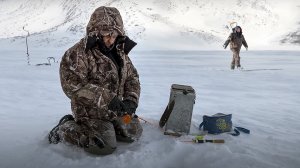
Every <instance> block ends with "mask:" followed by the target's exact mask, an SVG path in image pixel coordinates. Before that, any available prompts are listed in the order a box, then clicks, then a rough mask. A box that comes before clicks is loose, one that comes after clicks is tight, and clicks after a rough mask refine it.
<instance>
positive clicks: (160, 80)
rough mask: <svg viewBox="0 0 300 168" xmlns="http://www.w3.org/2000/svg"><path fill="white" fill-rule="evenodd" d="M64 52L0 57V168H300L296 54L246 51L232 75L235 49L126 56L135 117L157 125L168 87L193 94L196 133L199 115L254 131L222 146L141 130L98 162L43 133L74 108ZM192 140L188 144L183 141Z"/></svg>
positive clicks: (11, 52) (224, 136)
mask: <svg viewBox="0 0 300 168" xmlns="http://www.w3.org/2000/svg"><path fill="white" fill-rule="evenodd" d="M63 53H64V51H63V50H32V51H31V52H30V54H31V65H30V66H28V65H27V60H26V53H25V51H23V50H1V51H0V55H1V57H0V65H1V66H0V71H1V73H0V86H1V88H2V89H1V92H0V93H1V99H0V106H1V110H0V133H1V138H0V167H1V168H15V167H24V168H26V167H27V168H33V167H44V168H48V167H49V168H50V167H70V168H71V167H72V168H76V167H111V168H118V167H132V168H138V167H141V168H154V167H155V168H158V167H170V168H171V167H172V168H173V167H174V168H177V167H178V168H182V167H207V168H209V167H230V168H241V167H253V168H268V167H270V168H271V167H272V168H276V167H277V168H282V167H285V168H298V167H299V165H300V160H299V157H300V148H299V144H300V136H299V130H300V124H299V121H300V99H299V98H300V87H299V83H300V52H299V51H248V52H246V51H242V53H241V56H242V59H241V63H242V66H244V70H243V71H240V70H234V71H232V70H230V61H231V53H230V52H229V51H193V52H192V51H189V52H188V51H152V52H150V51H147V52H146V51H145V52H143V51H138V52H133V53H131V54H130V57H131V58H132V60H133V63H134V65H135V66H136V68H137V70H138V72H139V74H140V81H141V87H142V92H141V98H140V104H139V107H138V110H137V114H138V115H139V116H140V117H142V118H144V119H146V120H148V121H150V122H151V123H152V124H155V125H156V124H157V122H158V120H159V119H160V117H161V115H162V113H163V111H164V109H165V107H166V105H167V102H168V99H169V94H170V87H171V84H173V83H176V84H184V85H190V86H192V87H193V88H194V89H195V90H196V103H195V106H194V111H193V118H192V121H193V126H192V130H193V131H197V129H196V128H197V127H198V125H199V124H200V123H201V121H202V116H203V115H212V114H215V113H219V112H221V113H232V114H233V123H234V125H236V126H242V127H245V128H248V129H250V130H251V134H250V135H247V134H241V135H240V136H238V137H233V136H231V135H228V134H222V135H218V136H212V135H209V136H208V138H222V139H225V144H210V143H205V144H193V143H184V142H181V141H180V139H178V138H174V137H171V136H165V135H163V133H162V131H161V130H160V129H158V128H157V127H155V126H153V125H150V124H147V123H143V128H144V132H143V135H142V137H141V139H140V140H139V141H137V142H134V143H132V144H125V143H119V144H118V148H117V150H116V152H115V153H113V154H111V155H108V156H104V157H101V156H93V155H89V154H87V153H85V152H84V151H83V150H82V149H80V148H77V147H74V146H70V145H67V144H58V145H53V144H48V141H47V139H46V136H47V134H48V132H49V130H51V129H52V128H53V126H55V125H56V124H57V122H58V120H59V119H60V118H61V117H62V116H63V115H65V114H67V113H70V102H69V100H68V98H67V97H66V96H65V95H64V93H63V91H62V89H61V86H60V81H59V72H58V70H59V63H52V65H51V66H35V64H38V63H44V62H47V59H46V58H47V57H55V58H56V59H57V60H60V58H61V56H62V55H63ZM185 138H187V139H189V138H190V139H191V138H192V137H185Z"/></svg>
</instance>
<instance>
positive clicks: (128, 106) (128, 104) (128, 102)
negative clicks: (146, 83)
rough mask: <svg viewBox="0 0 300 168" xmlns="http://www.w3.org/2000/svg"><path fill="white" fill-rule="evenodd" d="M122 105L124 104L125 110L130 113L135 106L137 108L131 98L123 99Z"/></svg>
mask: <svg viewBox="0 0 300 168" xmlns="http://www.w3.org/2000/svg"><path fill="white" fill-rule="evenodd" d="M123 103H124V105H125V111H126V112H127V113H128V114H129V115H131V114H133V113H135V111H136V108H137V104H136V103H135V102H133V101H131V100H124V101H123Z"/></svg>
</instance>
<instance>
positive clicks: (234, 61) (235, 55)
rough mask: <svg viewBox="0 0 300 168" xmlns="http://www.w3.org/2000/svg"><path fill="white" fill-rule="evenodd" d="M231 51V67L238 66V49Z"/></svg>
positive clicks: (239, 64) (239, 58)
mask: <svg viewBox="0 0 300 168" xmlns="http://www.w3.org/2000/svg"><path fill="white" fill-rule="evenodd" d="M231 51H232V61H231V69H234V67H235V66H237V67H240V66H241V63H240V60H241V57H240V50H238V49H231Z"/></svg>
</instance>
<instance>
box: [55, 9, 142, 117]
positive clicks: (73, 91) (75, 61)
mask: <svg viewBox="0 0 300 168" xmlns="http://www.w3.org/2000/svg"><path fill="white" fill-rule="evenodd" d="M112 31H117V32H118V34H119V35H121V36H122V35H124V29H123V21H122V18H121V15H120V13H119V11H118V10H117V9H116V8H111V7H99V8H97V9H96V10H95V12H94V13H93V14H92V16H91V19H90V21H89V23H88V25H87V36H86V37H85V38H83V39H81V40H80V41H79V42H78V43H77V44H75V45H74V46H73V47H71V48H70V49H68V50H67V51H66V52H65V54H64V56H63V57H62V61H61V64H60V80H61V85H62V89H63V91H64V93H65V94H66V95H67V96H68V97H69V98H70V99H71V108H72V112H73V114H74V116H75V120H76V121H83V122H84V121H86V120H88V119H111V115H112V113H111V111H110V110H108V107H107V106H108V104H109V103H110V101H111V100H112V99H113V98H114V97H115V96H118V97H119V98H120V99H121V100H122V99H123V100H125V99H129V100H132V101H134V102H135V103H136V104H138V101H139V96H140V83H139V76H138V73H137V71H136V69H135V67H134V66H133V64H132V62H131V60H130V59H129V57H128V55H126V54H125V53H124V44H118V45H116V50H117V55H118V56H119V57H120V60H121V67H120V71H118V68H117V67H116V65H115V64H114V63H113V61H112V60H111V59H110V58H108V57H107V56H105V55H103V54H102V53H101V52H100V50H99V48H97V47H94V48H92V49H91V50H88V51H87V52H85V47H86V41H87V38H88V36H93V35H106V34H108V33H111V32H112Z"/></svg>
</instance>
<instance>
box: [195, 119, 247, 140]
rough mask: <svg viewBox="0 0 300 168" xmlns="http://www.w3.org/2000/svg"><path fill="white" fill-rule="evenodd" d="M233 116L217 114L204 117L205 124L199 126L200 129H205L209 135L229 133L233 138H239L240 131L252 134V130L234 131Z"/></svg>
mask: <svg viewBox="0 0 300 168" xmlns="http://www.w3.org/2000/svg"><path fill="white" fill-rule="evenodd" d="M231 119H232V114H223V113H217V114H215V115H212V116H207V115H204V116H203V122H202V123H201V124H200V125H199V129H201V128H202V127H203V130H204V131H207V132H208V133H209V134H221V133H225V132H228V133H229V134H230V135H232V136H239V135H240V131H241V132H243V133H245V134H250V130H248V129H246V128H243V127H234V130H233V132H231V131H232V121H231Z"/></svg>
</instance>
